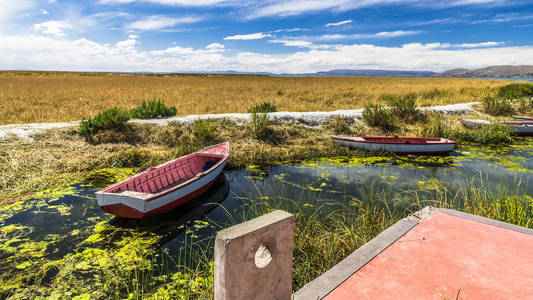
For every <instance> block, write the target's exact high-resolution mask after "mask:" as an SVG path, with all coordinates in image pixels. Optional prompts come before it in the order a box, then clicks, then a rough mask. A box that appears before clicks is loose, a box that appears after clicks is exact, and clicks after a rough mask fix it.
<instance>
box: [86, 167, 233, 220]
mask: <svg viewBox="0 0 533 300" xmlns="http://www.w3.org/2000/svg"><path fill="white" fill-rule="evenodd" d="M225 165H226V162H225V161H224V162H223V163H222V164H220V165H219V166H217V167H216V168H215V169H214V170H212V171H211V172H209V173H207V174H205V175H203V176H201V177H200V178H198V179H197V180H194V181H191V182H190V183H189V184H187V185H185V186H183V187H182V188H180V189H178V190H175V191H172V192H170V193H168V194H165V195H162V196H160V197H157V198H155V199H152V200H150V201H145V200H143V199H139V198H136V197H129V196H126V195H120V194H116V195H113V194H98V193H97V194H96V199H97V201H98V205H99V206H100V208H101V209H102V210H103V211H104V212H107V213H110V214H113V215H115V216H118V217H122V218H134V219H139V218H143V217H147V216H153V215H159V214H164V213H166V212H169V211H171V210H173V209H175V208H177V207H179V206H181V205H183V204H185V203H187V202H188V201H190V200H191V199H194V198H196V197H198V196H199V195H201V194H203V193H204V192H205V191H206V190H207V189H208V188H209V187H210V186H211V185H212V184H213V182H214V181H215V180H216V179H217V177H218V176H219V175H220V174H221V173H222V170H223V169H224V166H225Z"/></svg>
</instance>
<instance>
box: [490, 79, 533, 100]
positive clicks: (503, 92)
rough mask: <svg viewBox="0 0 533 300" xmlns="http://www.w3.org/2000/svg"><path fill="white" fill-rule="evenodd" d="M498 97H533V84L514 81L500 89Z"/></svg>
mask: <svg viewBox="0 0 533 300" xmlns="http://www.w3.org/2000/svg"><path fill="white" fill-rule="evenodd" d="M498 97H499V98H504V99H519V98H531V97H533V84H527V83H512V84H508V85H505V86H502V87H500V88H499V89H498Z"/></svg>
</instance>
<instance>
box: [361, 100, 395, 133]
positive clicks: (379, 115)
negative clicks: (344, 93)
mask: <svg viewBox="0 0 533 300" xmlns="http://www.w3.org/2000/svg"><path fill="white" fill-rule="evenodd" d="M363 120H365V122H366V123H367V124H368V125H370V126H375V127H379V128H381V129H383V130H394V129H396V127H397V119H396V117H395V116H394V114H393V113H392V111H390V110H388V109H386V108H384V107H383V106H381V105H380V104H368V105H366V106H365V108H364V110H363Z"/></svg>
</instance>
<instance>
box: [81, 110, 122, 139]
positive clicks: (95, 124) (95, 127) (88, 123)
mask: <svg viewBox="0 0 533 300" xmlns="http://www.w3.org/2000/svg"><path fill="white" fill-rule="evenodd" d="M129 119H130V114H129V113H128V111H126V110H121V109H118V108H111V109H107V110H105V111H103V112H101V113H98V114H97V115H96V116H94V117H93V118H88V119H87V120H82V121H81V122H80V129H79V131H78V133H79V134H81V135H84V136H92V135H93V134H95V133H97V132H98V131H101V130H106V129H113V130H123V129H124V128H125V127H126V123H127V122H128V120H129Z"/></svg>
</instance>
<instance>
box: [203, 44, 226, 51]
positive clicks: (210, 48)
mask: <svg viewBox="0 0 533 300" xmlns="http://www.w3.org/2000/svg"><path fill="white" fill-rule="evenodd" d="M205 49H206V50H207V51H211V52H221V51H224V45H222V44H219V43H212V44H209V45H207V46H206V47H205Z"/></svg>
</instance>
